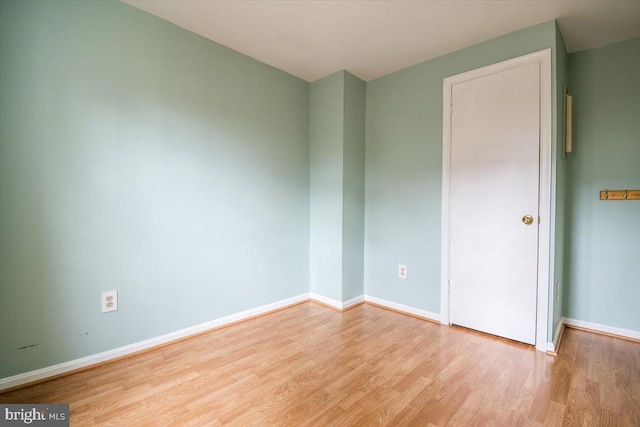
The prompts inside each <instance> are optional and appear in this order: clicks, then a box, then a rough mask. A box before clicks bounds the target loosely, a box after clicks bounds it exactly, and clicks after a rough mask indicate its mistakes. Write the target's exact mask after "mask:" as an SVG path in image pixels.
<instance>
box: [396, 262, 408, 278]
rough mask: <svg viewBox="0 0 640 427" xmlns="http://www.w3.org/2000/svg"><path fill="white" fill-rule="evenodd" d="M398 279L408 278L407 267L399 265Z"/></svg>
mask: <svg viewBox="0 0 640 427" xmlns="http://www.w3.org/2000/svg"><path fill="white" fill-rule="evenodd" d="M398 277H399V278H401V279H406V278H407V266H406V265H402V264H399V265H398Z"/></svg>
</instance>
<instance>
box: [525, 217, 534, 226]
mask: <svg viewBox="0 0 640 427" xmlns="http://www.w3.org/2000/svg"><path fill="white" fill-rule="evenodd" d="M522 222H524V223H525V224H526V225H531V224H533V217H532V216H531V215H525V216H523V217H522Z"/></svg>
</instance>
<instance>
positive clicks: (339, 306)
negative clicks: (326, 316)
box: [309, 292, 364, 311]
mask: <svg viewBox="0 0 640 427" xmlns="http://www.w3.org/2000/svg"><path fill="white" fill-rule="evenodd" d="M309 298H310V299H312V300H314V301H317V302H320V303H322V304H325V305H328V306H331V307H333V308H335V309H336V310H340V311H343V310H346V309H347V308H350V307H353V306H354V305H357V304H360V303H361V302H363V301H364V295H359V296H357V297H355V298H351V299H350V300H347V301H344V302H340V301H338V300H335V299H333V298H329V297H325V296H322V295H320V294H316V293H313V292H311V293H310V294H309Z"/></svg>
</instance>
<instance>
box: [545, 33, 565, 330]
mask: <svg viewBox="0 0 640 427" xmlns="http://www.w3.org/2000/svg"><path fill="white" fill-rule="evenodd" d="M553 55H554V57H555V63H556V84H555V95H556V96H555V108H556V116H557V121H556V122H555V123H554V125H555V129H556V141H557V144H556V148H555V156H554V157H553V160H554V165H553V171H554V173H555V175H554V183H553V184H552V185H553V186H554V187H555V189H556V194H555V200H554V203H555V208H554V210H555V212H556V217H555V225H554V226H555V230H554V236H555V245H554V254H553V258H552V259H553V260H554V262H553V266H554V269H553V274H552V277H553V278H554V280H553V282H552V283H551V286H552V287H551V290H550V292H549V307H550V310H549V316H550V321H549V323H548V331H547V335H548V337H549V338H552V337H553V335H554V333H555V331H556V329H557V328H558V326H559V325H560V321H561V320H562V294H563V292H562V288H563V286H564V258H565V248H566V245H567V239H568V238H569V236H568V235H567V227H566V223H567V212H568V211H567V160H565V159H563V154H564V140H565V137H564V135H565V130H566V124H565V121H566V120H565V116H566V113H565V88H566V85H567V49H566V48H565V45H564V39H563V38H562V33H561V32H560V28H559V27H558V25H557V23H556V46H555V49H554V51H553ZM556 286H557V287H558V289H556Z"/></svg>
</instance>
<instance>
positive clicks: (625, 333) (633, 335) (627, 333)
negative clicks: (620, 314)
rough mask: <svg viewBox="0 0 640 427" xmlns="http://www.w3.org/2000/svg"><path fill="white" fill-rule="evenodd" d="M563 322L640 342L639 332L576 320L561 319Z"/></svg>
mask: <svg viewBox="0 0 640 427" xmlns="http://www.w3.org/2000/svg"><path fill="white" fill-rule="evenodd" d="M563 321H564V324H565V325H568V326H575V327H577V328H584V329H591V330H592V331H595V332H602V333H605V334H610V335H618V336H620V337H624V338H629V339H632V340H638V341H640V331H634V330H631V329H622V328H616V327H614V326H606V325H600V324H598V323H591V322H585V321H583V320H576V319H567V318H563Z"/></svg>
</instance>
